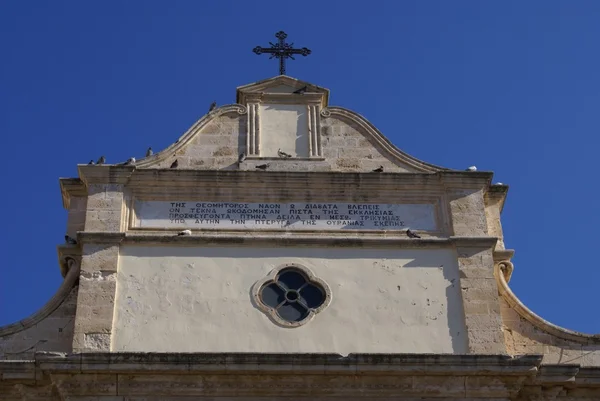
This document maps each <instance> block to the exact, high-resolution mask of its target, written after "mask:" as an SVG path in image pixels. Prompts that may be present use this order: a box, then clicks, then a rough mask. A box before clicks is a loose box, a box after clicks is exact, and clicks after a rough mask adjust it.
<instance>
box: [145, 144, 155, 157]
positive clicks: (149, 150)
mask: <svg viewBox="0 0 600 401" xmlns="http://www.w3.org/2000/svg"><path fill="white" fill-rule="evenodd" d="M153 154H154V152H153V151H152V147H151V146H149V147H148V150H147V151H146V157H150V156H152V155H153Z"/></svg>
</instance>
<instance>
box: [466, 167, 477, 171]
mask: <svg viewBox="0 0 600 401" xmlns="http://www.w3.org/2000/svg"><path fill="white" fill-rule="evenodd" d="M467 171H477V166H470V167H469V168H468V169H467Z"/></svg>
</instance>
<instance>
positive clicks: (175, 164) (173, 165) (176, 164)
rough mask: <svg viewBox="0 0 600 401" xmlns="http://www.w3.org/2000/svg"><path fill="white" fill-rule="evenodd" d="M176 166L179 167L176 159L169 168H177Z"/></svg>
mask: <svg viewBox="0 0 600 401" xmlns="http://www.w3.org/2000/svg"><path fill="white" fill-rule="evenodd" d="M177 166H179V162H178V161H177V159H175V161H174V162H173V163H171V167H169V168H177Z"/></svg>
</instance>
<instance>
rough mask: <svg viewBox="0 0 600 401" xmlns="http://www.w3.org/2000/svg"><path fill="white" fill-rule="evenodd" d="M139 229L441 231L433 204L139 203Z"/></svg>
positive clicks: (136, 204)
mask: <svg viewBox="0 0 600 401" xmlns="http://www.w3.org/2000/svg"><path fill="white" fill-rule="evenodd" d="M134 207H135V219H134V223H133V226H134V227H139V228H190V229H202V228H220V229H226V230H231V229H240V230H244V229H252V230H256V229H286V230H287V229H290V230H348V229H350V230H406V229H407V228H410V229H414V230H426V231H432V230H435V229H436V223H435V213H434V205H432V204H410V205H409V204H402V205H396V204H372V203H368V204H367V203H234V202H205V201H191V202H190V201H187V202H186V201H177V202H166V201H140V200H138V201H136V202H135V206H134Z"/></svg>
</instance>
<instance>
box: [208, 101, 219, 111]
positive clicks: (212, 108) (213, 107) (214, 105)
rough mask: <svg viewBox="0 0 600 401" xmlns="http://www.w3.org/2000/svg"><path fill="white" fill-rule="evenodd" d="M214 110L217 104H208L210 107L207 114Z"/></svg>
mask: <svg viewBox="0 0 600 401" xmlns="http://www.w3.org/2000/svg"><path fill="white" fill-rule="evenodd" d="M216 108H217V102H212V103H211V104H210V107H209V108H208V112H209V113H210V112H211V111H213V110H214V109H216Z"/></svg>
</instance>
